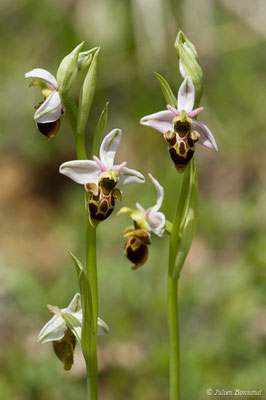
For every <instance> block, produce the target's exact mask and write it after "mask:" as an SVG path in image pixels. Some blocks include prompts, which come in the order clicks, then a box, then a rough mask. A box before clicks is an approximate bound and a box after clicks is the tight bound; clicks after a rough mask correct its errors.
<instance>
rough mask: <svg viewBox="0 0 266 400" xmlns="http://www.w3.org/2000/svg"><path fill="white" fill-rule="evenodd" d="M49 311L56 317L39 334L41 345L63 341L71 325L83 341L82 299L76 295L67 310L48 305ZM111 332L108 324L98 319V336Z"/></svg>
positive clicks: (78, 337)
mask: <svg viewBox="0 0 266 400" xmlns="http://www.w3.org/2000/svg"><path fill="white" fill-rule="evenodd" d="M48 309H49V310H50V311H51V312H52V313H53V314H54V316H53V317H52V318H51V319H50V321H48V322H47V324H45V325H44V327H43V328H42V330H41V331H40V333H39V336H38V340H39V342H40V343H46V342H54V341H58V340H61V339H63V337H64V336H65V333H66V331H67V329H68V328H69V324H71V331H72V332H73V333H74V335H75V337H76V338H77V339H78V341H79V342H80V340H81V326H82V308H81V297H80V294H79V293H76V294H75V296H74V297H73V299H72V300H71V302H70V304H69V305H68V307H66V308H62V309H60V308H58V307H54V306H50V305H48ZM108 331H109V328H108V326H107V325H106V323H105V322H104V321H103V320H101V318H98V330H97V334H98V335H105V334H107V333H108Z"/></svg>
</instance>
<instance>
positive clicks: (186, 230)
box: [167, 32, 217, 400]
mask: <svg viewBox="0 0 266 400" xmlns="http://www.w3.org/2000/svg"><path fill="white" fill-rule="evenodd" d="M175 48H176V51H177V55H178V58H179V68H180V73H181V75H182V76H183V77H184V78H185V79H186V76H187V75H188V76H190V79H192V81H193V84H194V88H195V93H194V96H193V97H194V98H193V99H192V102H193V103H194V104H193V105H194V109H196V110H201V109H198V107H199V103H200V100H201V96H202V71H201V68H200V65H199V61H198V55H197V52H196V49H195V47H194V45H193V44H192V43H191V42H190V41H189V40H188V39H187V38H186V36H185V35H184V34H183V33H182V32H179V33H178V35H177V40H176V42H175ZM179 94H180V92H179ZM180 102H182V99H180V97H179V101H178V103H180ZM180 108H182V107H180ZM182 109H183V108H182ZM189 111H190V110H189ZM193 116H194V115H193ZM195 123H196V122H195ZM206 136H207V140H209V142H210V143H211V144H212V145H213V144H214V145H213V148H214V150H216V151H217V146H216V143H215V141H214V139H213V137H212V136H210V135H209V132H207V135H206ZM205 141H206V140H205ZM203 143H204V142H203ZM206 147H207V146H206ZM179 178H180V176H179ZM197 195H198V178H197V171H196V163H195V159H194V157H193V158H192V160H191V161H190V162H189V163H188V166H187V168H186V170H185V173H184V174H183V176H182V177H181V179H180V185H179V200H178V203H177V208H176V213H175V217H174V221H173V227H172V233H171V237H170V243H169V263H168V291H167V296H168V325H169V340H170V352H169V370H170V400H179V399H180V392H181V390H180V343H179V306H178V286H179V277H180V273H181V270H182V267H183V265H184V262H185V259H186V256H187V254H188V252H189V249H190V246H191V243H192V240H193V236H194V232H195V225H196V209H197ZM184 243H185V246H184ZM182 245H183V246H182ZM182 251H183V253H184V254H182V256H181V253H182Z"/></svg>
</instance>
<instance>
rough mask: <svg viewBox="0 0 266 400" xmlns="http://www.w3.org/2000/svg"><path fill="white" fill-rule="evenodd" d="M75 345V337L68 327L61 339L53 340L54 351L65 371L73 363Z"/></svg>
mask: <svg viewBox="0 0 266 400" xmlns="http://www.w3.org/2000/svg"><path fill="white" fill-rule="evenodd" d="M75 346H76V337H75V335H74V334H73V332H71V330H70V329H67V330H66V333H65V335H64V337H63V338H62V339H60V340H55V341H53V348H54V352H55V354H56V356H57V357H58V358H59V360H60V361H61V362H62V364H63V367H64V370H66V371H69V370H70V369H71V367H72V365H73V363H74V350H75Z"/></svg>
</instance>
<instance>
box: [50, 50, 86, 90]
mask: <svg viewBox="0 0 266 400" xmlns="http://www.w3.org/2000/svg"><path fill="white" fill-rule="evenodd" d="M83 45H84V42H81V43H80V44H79V45H78V46H76V47H75V48H74V50H72V51H71V53H69V54H68V55H67V56H66V57H65V58H63V60H62V61H61V64H60V65H59V67H58V70H57V75H56V77H57V78H56V79H57V82H58V87H59V92H60V94H61V95H63V96H64V95H66V94H67V93H68V91H69V90H70V88H71V86H72V84H73V82H74V80H75V79H76V76H77V73H78V56H79V53H80V50H81V49H82V47H83Z"/></svg>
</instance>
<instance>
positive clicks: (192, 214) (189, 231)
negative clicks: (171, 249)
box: [173, 190, 197, 278]
mask: <svg viewBox="0 0 266 400" xmlns="http://www.w3.org/2000/svg"><path fill="white" fill-rule="evenodd" d="M196 209H197V190H193V193H192V196H191V201H190V204H189V210H188V212H187V214H186V216H185V221H184V226H183V229H182V228H181V229H182V232H181V233H180V240H179V245H178V248H177V256H176V260H175V268H174V271H173V277H174V278H177V277H178V276H179V274H180V271H181V269H182V267H183V265H184V262H185V260H186V258H187V255H188V252H189V250H190V247H191V244H192V240H193V237H194V234H195V230H196V223H197V210H196Z"/></svg>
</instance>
